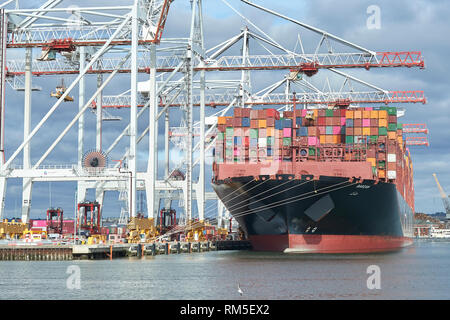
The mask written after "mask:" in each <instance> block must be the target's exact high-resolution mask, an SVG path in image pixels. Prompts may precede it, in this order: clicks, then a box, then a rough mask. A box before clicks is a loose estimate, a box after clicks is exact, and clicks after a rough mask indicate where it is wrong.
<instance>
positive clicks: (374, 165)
mask: <svg viewBox="0 0 450 320" xmlns="http://www.w3.org/2000/svg"><path fill="white" fill-rule="evenodd" d="M367 162H370V164H371V165H372V167H376V166H377V159H375V158H367Z"/></svg>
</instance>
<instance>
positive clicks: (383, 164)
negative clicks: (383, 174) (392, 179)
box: [378, 161, 386, 169]
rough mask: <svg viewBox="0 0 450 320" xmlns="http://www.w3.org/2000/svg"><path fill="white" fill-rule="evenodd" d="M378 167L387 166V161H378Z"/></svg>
mask: <svg viewBox="0 0 450 320" xmlns="http://www.w3.org/2000/svg"><path fill="white" fill-rule="evenodd" d="M378 168H380V169H384V168H386V161H378Z"/></svg>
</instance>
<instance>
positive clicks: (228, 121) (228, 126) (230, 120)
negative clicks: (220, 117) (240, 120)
mask: <svg viewBox="0 0 450 320" xmlns="http://www.w3.org/2000/svg"><path fill="white" fill-rule="evenodd" d="M225 125H226V126H227V128H231V127H232V126H233V118H227V120H226V124H225Z"/></svg>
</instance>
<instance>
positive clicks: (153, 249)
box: [152, 242, 156, 256]
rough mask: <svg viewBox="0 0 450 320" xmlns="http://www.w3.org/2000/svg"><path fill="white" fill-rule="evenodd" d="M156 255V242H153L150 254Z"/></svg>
mask: <svg viewBox="0 0 450 320" xmlns="http://www.w3.org/2000/svg"><path fill="white" fill-rule="evenodd" d="M155 255H156V244H155V243H154V242H153V244H152V256H155Z"/></svg>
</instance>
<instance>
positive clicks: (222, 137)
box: [217, 132, 225, 141]
mask: <svg viewBox="0 0 450 320" xmlns="http://www.w3.org/2000/svg"><path fill="white" fill-rule="evenodd" d="M224 139H225V133H223V132H219V133H218V134H217V140H220V141H223V140H224Z"/></svg>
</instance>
